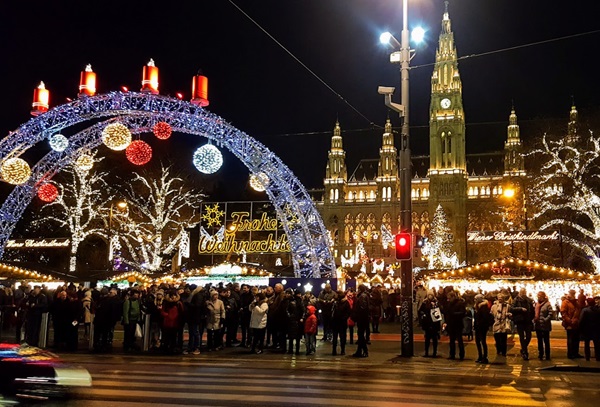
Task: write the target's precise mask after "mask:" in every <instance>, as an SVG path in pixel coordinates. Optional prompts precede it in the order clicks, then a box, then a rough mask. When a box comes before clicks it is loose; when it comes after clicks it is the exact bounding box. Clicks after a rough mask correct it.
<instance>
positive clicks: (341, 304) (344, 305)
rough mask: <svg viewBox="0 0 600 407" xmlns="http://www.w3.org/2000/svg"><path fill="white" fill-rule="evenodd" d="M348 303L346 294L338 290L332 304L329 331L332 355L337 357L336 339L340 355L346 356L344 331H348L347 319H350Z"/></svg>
mask: <svg viewBox="0 0 600 407" xmlns="http://www.w3.org/2000/svg"><path fill="white" fill-rule="evenodd" d="M350 311H351V309H350V303H349V302H348V298H346V293H345V292H344V291H342V290H339V291H338V292H337V294H336V300H335V302H334V303H333V311H332V316H331V329H332V330H333V341H332V347H333V351H332V352H331V354H332V355H334V356H335V355H337V344H338V337H339V339H340V355H345V354H346V331H347V330H348V318H349V317H350Z"/></svg>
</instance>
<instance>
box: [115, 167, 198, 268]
mask: <svg viewBox="0 0 600 407" xmlns="http://www.w3.org/2000/svg"><path fill="white" fill-rule="evenodd" d="M123 193H124V194H125V196H126V198H127V201H128V203H129V210H130V213H129V216H127V217H126V218H124V219H122V222H124V223H125V224H123V225H121V228H120V229H121V230H123V233H120V234H119V239H120V242H121V246H122V249H121V256H122V261H123V263H125V264H128V265H130V266H133V267H134V268H136V269H139V270H141V271H143V272H155V271H159V270H161V269H163V268H165V267H166V266H167V265H168V263H169V262H170V260H171V258H172V257H173V256H174V255H175V254H176V253H177V252H178V251H180V252H183V251H186V250H188V249H189V247H186V245H188V246H189V240H188V238H187V231H186V229H187V228H190V227H193V226H194V225H196V224H197V223H198V222H199V221H200V215H199V208H200V203H201V202H202V200H203V198H204V197H205V195H203V194H201V193H199V192H198V191H195V190H193V189H189V188H185V183H184V180H183V179H182V178H179V177H174V176H173V174H172V172H171V170H170V168H169V167H166V168H165V167H162V172H161V174H160V176H159V177H158V178H154V177H153V176H152V174H150V173H145V174H144V175H140V174H138V173H134V174H133V179H132V180H131V181H130V182H129V183H128V184H127V185H125V186H124V187H123Z"/></svg>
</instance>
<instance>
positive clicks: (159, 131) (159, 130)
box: [152, 122, 173, 140]
mask: <svg viewBox="0 0 600 407" xmlns="http://www.w3.org/2000/svg"><path fill="white" fill-rule="evenodd" d="M152 132H153V133H154V135H155V136H156V138H158V139H161V140H166V139H168V138H169V137H171V133H173V129H172V128H171V125H170V124H169V123H166V122H158V123H156V124H155V125H154V127H152Z"/></svg>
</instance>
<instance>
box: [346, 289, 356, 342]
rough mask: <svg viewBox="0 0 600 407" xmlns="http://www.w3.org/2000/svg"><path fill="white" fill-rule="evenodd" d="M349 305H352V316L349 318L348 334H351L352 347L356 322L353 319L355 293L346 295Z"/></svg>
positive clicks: (351, 292)
mask: <svg viewBox="0 0 600 407" xmlns="http://www.w3.org/2000/svg"><path fill="white" fill-rule="evenodd" d="M346 299H347V300H348V305H350V316H349V317H348V333H349V334H350V345H353V344H354V325H355V324H354V320H353V319H352V307H353V306H354V292H353V291H348V293H347V294H346Z"/></svg>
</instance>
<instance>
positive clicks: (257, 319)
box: [250, 301, 269, 329]
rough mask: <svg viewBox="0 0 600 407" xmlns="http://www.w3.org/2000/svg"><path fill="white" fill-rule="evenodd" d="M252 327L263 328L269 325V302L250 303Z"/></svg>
mask: <svg viewBox="0 0 600 407" xmlns="http://www.w3.org/2000/svg"><path fill="white" fill-rule="evenodd" d="M250 311H252V315H251V316H250V328H254V329H263V328H266V327H267V312H269V304H267V302H266V301H263V302H262V303H260V304H255V303H252V304H250Z"/></svg>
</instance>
